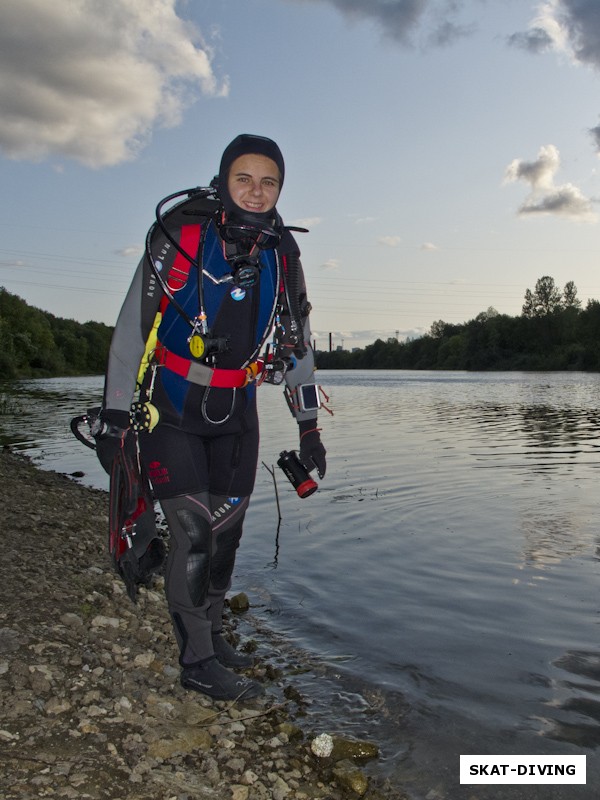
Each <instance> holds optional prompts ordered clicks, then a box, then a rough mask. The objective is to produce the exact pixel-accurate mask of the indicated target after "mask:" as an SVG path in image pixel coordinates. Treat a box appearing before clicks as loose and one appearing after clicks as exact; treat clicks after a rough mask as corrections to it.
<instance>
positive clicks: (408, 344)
mask: <svg viewBox="0 0 600 800" xmlns="http://www.w3.org/2000/svg"><path fill="white" fill-rule="evenodd" d="M112 333H113V328H112V327H110V326H108V325H104V324H102V323H100V322H85V323H80V322H75V321H74V320H69V319H61V318H60V317H55V316H54V315H53V314H50V313H48V312H47V311H41V310H40V309H37V308H34V307H32V306H29V305H28V304H27V303H26V302H25V301H24V300H22V299H21V298H20V297H17V296H16V295H13V294H11V293H10V292H7V291H6V289H4V288H2V287H0V337H1V340H0V341H1V346H0V379H2V378H5V379H6V378H9V379H10V378H41V377H59V376H74V375H101V374H102V373H103V372H104V371H105V368H106V363H107V359H108V350H109V347H110V340H111V337H112ZM316 361H317V366H318V367H319V368H320V369H417V370H419V369H428V370H473V371H485V370H524V371H527V370H539V371H550V370H581V371H594V372H596V371H600V302H598V301H597V300H589V301H588V303H587V305H586V307H585V308H582V307H581V302H580V301H579V299H578V298H577V288H576V287H575V284H574V283H573V282H572V281H570V282H569V283H567V284H566V286H565V287H564V289H562V290H561V289H559V288H558V287H557V286H556V284H555V282H554V279H553V278H551V277H549V276H544V277H542V278H540V279H539V280H538V281H537V283H536V285H535V288H534V289H533V290H530V289H527V291H526V292H525V297H524V303H523V308H522V313H521V315H520V316H518V317H510V316H508V315H507V314H499V313H498V312H497V311H496V310H495V309H494V308H488V310H487V311H482V312H481V313H480V314H478V315H477V316H476V317H475V319H472V320H470V321H469V322H464V323H462V324H459V325H455V324H452V323H449V322H444V321H443V320H438V321H437V322H434V323H433V324H432V326H431V329H430V331H429V333H427V334H426V335H424V336H421V337H419V338H417V339H409V340H407V341H405V342H399V341H397V340H396V339H394V338H390V339H388V340H387V341H385V342H384V341H383V340H381V339H378V340H377V341H376V342H374V343H373V344H370V345H368V346H367V347H365V348H364V349H361V350H355V351H353V352H348V351H344V350H335V351H332V352H325V351H319V352H317V354H316Z"/></svg>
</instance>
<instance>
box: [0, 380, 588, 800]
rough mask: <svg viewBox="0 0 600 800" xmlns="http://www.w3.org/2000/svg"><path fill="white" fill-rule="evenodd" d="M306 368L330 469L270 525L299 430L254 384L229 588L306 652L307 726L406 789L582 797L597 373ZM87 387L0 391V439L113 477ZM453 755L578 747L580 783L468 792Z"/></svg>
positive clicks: (267, 634)
mask: <svg viewBox="0 0 600 800" xmlns="http://www.w3.org/2000/svg"><path fill="white" fill-rule="evenodd" d="M320 379H321V382H322V383H323V385H324V387H325V389H326V390H327V392H328V394H329V395H330V399H331V407H332V408H333V410H334V412H335V414H334V416H328V415H327V414H322V417H321V424H322V428H323V439H324V442H325V444H326V446H327V449H328V473H327V477H326V479H325V480H324V482H323V483H322V484H321V488H320V491H319V492H318V494H316V495H313V496H312V497H310V498H308V499H306V500H300V499H298V498H297V497H296V495H295V494H294V492H293V491H292V490H291V488H290V487H289V485H288V484H287V483H286V482H285V479H284V478H283V476H282V475H281V473H279V471H278V474H277V478H276V479H277V489H278V496H279V502H280V512H281V517H282V519H281V521H279V520H278V511H277V505H276V499H275V487H274V482H273V478H272V476H271V474H270V472H269V471H268V469H267V467H272V465H273V464H274V463H275V461H276V460H277V456H278V454H279V451H280V450H282V449H291V448H294V447H296V446H297V443H296V431H295V424H294V422H293V420H292V418H291V417H290V415H289V412H288V411H287V409H286V408H285V404H284V401H283V398H282V396H281V390H280V389H278V388H275V387H270V386H265V387H262V388H261V390H260V405H261V416H262V422H263V424H262V442H261V461H262V462H263V465H262V466H261V467H260V468H259V473H258V480H257V488H256V492H255V495H254V498H253V501H252V504H251V509H250V512H249V514H248V518H247V520H248V521H247V525H246V529H245V533H244V538H243V540H242V547H241V549H240V555H239V558H238V564H237V575H236V584H235V586H234V589H235V590H240V589H244V590H245V591H247V592H248V593H249V595H250V597H251V600H252V602H253V610H252V613H253V616H254V619H255V621H256V622H257V624H258V625H259V628H261V629H262V630H263V633H264V644H263V646H264V647H265V648H268V647H269V645H271V646H272V647H274V646H276V651H278V650H283V652H284V653H285V656H283V657H282V662H286V663H289V660H290V658H297V659H298V662H299V663H304V664H306V663H309V664H310V666H311V670H310V671H309V672H308V673H307V674H306V675H305V676H304V677H301V678H298V679H297V680H298V685H299V688H300V690H301V691H302V692H305V693H306V695H307V696H308V697H310V698H311V701H312V705H311V708H310V713H312V714H313V715H314V720H315V727H316V728H317V729H323V730H331V728H332V725H334V726H335V725H337V728H338V729H339V728H340V727H342V728H343V730H345V732H346V733H349V734H354V735H359V736H366V737H370V738H374V739H375V740H377V741H378V742H379V743H380V744H381V746H382V750H383V761H382V762H380V763H379V764H378V765H377V770H378V771H379V772H381V770H382V765H383V769H384V771H385V772H386V774H388V775H389V776H390V778H392V780H394V781H398V782H399V783H402V784H403V785H405V786H408V787H409V788H410V789H411V791H412V793H413V794H414V796H415V797H418V798H421V797H426V795H427V793H428V792H430V791H431V790H432V789H433V790H435V792H437V794H436V795H435V797H436V800H438V798H457V799H459V800H462V798H465V800H467V798H494V800H497V799H499V798H504V797H511V798H525V797H527V798H536V799H537V798H540V799H542V798H543V800H562V798H575V799H576V800H577V798H581V800H584V799H585V800H588V798H590V799H591V798H592V797H596V796H597V785H598V781H599V780H600V763H599V761H600V759H599V757H598V751H599V748H600V644H599V640H600V637H599V633H600V593H599V591H598V589H599V582H600V581H599V575H600V563H599V562H600V529H599V519H600V495H599V492H598V479H599V478H600V436H599V422H600V412H599V410H598V407H599V400H600V376H598V375H587V374H581V373H569V374H565V373H561V374H547V373H543V374H542V373H526V374H524V373H502V374H497V373H496V374H488V373H485V374H483V373H456V372H445V373H437V372H435V373H433V372H387V371H382V372H365V373H355V372H321V373H320ZM100 393H101V381H100V379H98V378H89V379H85V380H79V381H77V382H75V381H73V380H72V379H55V380H48V381H24V382H20V383H19V384H11V385H5V386H2V385H0V396H2V395H3V396H4V397H5V398H7V399H9V400H10V402H11V403H13V404H14V405H13V407H14V409H15V413H14V414H12V415H11V414H9V415H4V416H0V438H1V440H2V441H3V442H9V443H11V444H12V445H13V446H14V448H15V449H18V450H24V451H27V452H28V453H29V454H30V455H31V456H32V457H33V458H34V460H36V461H37V462H39V463H40V464H41V465H42V466H44V467H47V468H49V469H54V470H57V471H60V472H66V473H71V472H74V471H77V470H81V471H83V472H85V473H86V476H85V478H84V479H83V482H85V483H88V484H90V485H94V486H97V487H101V488H106V478H105V476H104V473H103V472H102V471H101V470H100V468H99V467H98V466H97V464H96V461H95V457H94V455H93V453H92V452H91V451H87V450H86V449H85V448H83V447H82V446H81V445H79V444H78V443H77V442H76V441H75V440H74V439H73V438H72V437H71V435H70V433H69V432H68V421H69V419H70V418H71V416H73V415H74V414H76V413H81V412H82V411H84V410H85V408H86V407H87V405H88V404H93V403H96V402H98V400H99V397H100ZM282 665H283V663H282ZM332 708H333V711H332ZM319 726H320V727H319ZM461 753H492V754H494V753H497V754H513V753H514V754H529V753H531V754H540V755H545V754H548V755H550V754H570V753H578V754H586V755H587V771H588V784H587V786H573V787H569V786H565V787H560V786H543V787H537V788H536V787H533V786H529V787H526V786H522V787H520V786H511V787H501V786H499V787H478V786H460V785H459V784H458V764H459V759H458V756H459V754H461ZM431 796H432V795H430V797H431Z"/></svg>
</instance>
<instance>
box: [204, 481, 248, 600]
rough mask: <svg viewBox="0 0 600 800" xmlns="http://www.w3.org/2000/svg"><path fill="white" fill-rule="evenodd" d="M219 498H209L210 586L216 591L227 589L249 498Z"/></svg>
mask: <svg viewBox="0 0 600 800" xmlns="http://www.w3.org/2000/svg"><path fill="white" fill-rule="evenodd" d="M232 500H233V498H220V497H215V496H211V505H212V507H213V531H214V533H215V552H214V554H213V561H212V567H211V580H210V582H211V586H212V587H213V588H215V589H217V590H225V589H227V588H228V587H229V580H230V578H231V574H232V572H233V567H234V565H235V554H236V551H237V549H238V547H239V544H240V539H241V538H242V528H243V525H244V516H245V514H246V509H247V507H248V503H249V498H248V497H241V498H236V501H237V502H232Z"/></svg>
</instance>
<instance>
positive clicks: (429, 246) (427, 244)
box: [420, 242, 440, 252]
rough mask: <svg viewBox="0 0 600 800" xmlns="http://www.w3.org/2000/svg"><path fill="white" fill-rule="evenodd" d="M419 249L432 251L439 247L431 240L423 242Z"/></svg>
mask: <svg viewBox="0 0 600 800" xmlns="http://www.w3.org/2000/svg"><path fill="white" fill-rule="evenodd" d="M420 249H421V250H426V251H428V252H433V251H434V250H439V249H440V248H439V247H438V246H437V245H436V244H433V242H423V244H422V245H421V247H420Z"/></svg>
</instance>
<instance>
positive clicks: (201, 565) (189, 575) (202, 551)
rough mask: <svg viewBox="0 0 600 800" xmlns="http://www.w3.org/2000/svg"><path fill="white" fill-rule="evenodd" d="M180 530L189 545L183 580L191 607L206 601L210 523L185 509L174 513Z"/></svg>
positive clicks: (210, 536) (209, 559) (210, 540)
mask: <svg viewBox="0 0 600 800" xmlns="http://www.w3.org/2000/svg"><path fill="white" fill-rule="evenodd" d="M176 514H177V520H178V522H179V525H180V527H181V530H182V531H183V532H184V533H185V535H186V536H187V538H188V539H189V542H190V545H189V549H188V553H187V561H186V565H185V580H186V583H187V588H188V592H189V595H190V600H191V602H192V605H193V606H196V607H197V606H201V605H202V604H203V603H204V601H205V600H206V595H207V592H208V584H209V580H210V569H211V550H212V532H211V528H210V522H209V521H208V520H207V519H205V518H204V517H203V516H201V515H200V514H197V513H195V512H194V511H190V510H189V509H187V508H180V509H178V510H177V512H176Z"/></svg>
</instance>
